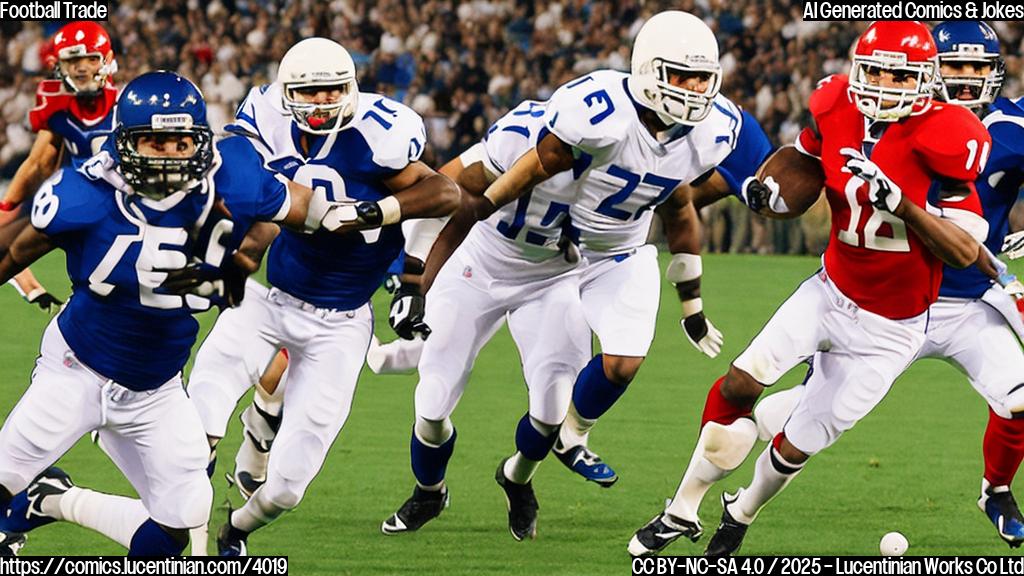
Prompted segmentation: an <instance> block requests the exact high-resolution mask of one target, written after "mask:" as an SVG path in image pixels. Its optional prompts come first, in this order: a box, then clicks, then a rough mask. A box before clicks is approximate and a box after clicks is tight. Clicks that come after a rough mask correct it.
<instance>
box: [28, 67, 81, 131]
mask: <svg viewBox="0 0 1024 576" xmlns="http://www.w3.org/2000/svg"><path fill="white" fill-rule="evenodd" d="M72 98H74V96H72V95H71V93H70V92H68V91H66V90H65V89H64V83H63V82H61V81H60V80H43V81H42V82H40V83H39V86H38V87H37V88H36V105H35V107H34V108H32V109H31V110H29V111H28V122H29V124H30V125H31V126H32V131H33V132H39V131H40V130H44V129H46V128H47V123H48V122H49V121H50V117H51V116H53V115H54V114H56V113H57V112H60V111H61V110H67V109H68V107H69V106H70V105H71V99H72Z"/></svg>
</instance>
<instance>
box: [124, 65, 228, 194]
mask: <svg viewBox="0 0 1024 576" xmlns="http://www.w3.org/2000/svg"><path fill="white" fill-rule="evenodd" d="M114 147H115V150H116V152H117V156H118V159H119V165H118V171H119V172H120V173H121V176H122V177H123V178H124V180H125V182H126V183H127V184H128V185H129V186H131V188H132V190H133V191H134V192H135V193H137V194H139V195H141V196H145V197H147V198H150V199H153V200H162V199H164V198H166V197H168V196H170V195H172V194H175V193H177V192H187V191H190V190H192V189H193V188H195V186H196V185H197V184H198V183H199V182H200V181H201V180H202V179H203V178H205V177H206V176H207V174H208V173H209V172H210V169H211V168H212V167H213V160H214V151H213V132H212V131H211V130H210V127H209V125H208V124H207V121H206V103H205V102H204V101H203V96H202V94H201V93H200V92H199V89H198V88H196V87H195V85H194V84H192V83H191V82H189V81H188V80H186V79H185V78H183V77H181V76H179V75H177V74H174V73H172V72H150V73H147V74H143V75H142V76H139V77H138V78H136V79H135V80H132V81H131V82H129V83H128V85H127V86H126V87H125V89H124V92H123V93H122V94H121V97H120V98H119V99H118V103H117V127H116V128H115V129H114Z"/></svg>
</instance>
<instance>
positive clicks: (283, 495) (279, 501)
mask: <svg viewBox="0 0 1024 576" xmlns="http://www.w3.org/2000/svg"><path fill="white" fill-rule="evenodd" d="M260 490H261V491H262V493H263V497H264V498H265V499H266V502H267V503H269V504H270V505H272V506H273V507H274V508H277V509H278V510H279V511H281V512H287V511H288V510H294V509H295V508H296V507H297V506H298V505H299V502H301V501H302V497H303V496H304V495H305V493H306V488H305V486H300V485H299V483H298V482H294V481H290V480H287V479H285V478H283V477H281V476H280V475H275V476H272V477H268V478H267V482H266V484H264V485H263V486H261V487H260Z"/></svg>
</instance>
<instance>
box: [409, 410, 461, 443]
mask: <svg viewBox="0 0 1024 576" xmlns="http://www.w3.org/2000/svg"><path fill="white" fill-rule="evenodd" d="M413 429H414V430H415V432H416V437H417V438H419V439H420V442H423V443H424V444H426V445H428V446H432V447H435V448H436V447H438V446H440V445H442V444H444V443H445V442H447V441H448V439H449V438H451V437H452V432H454V430H455V428H454V427H453V426H452V420H451V418H445V419H444V420H427V419H426V418H421V417H419V416H417V417H416V425H415V427H414V428H413Z"/></svg>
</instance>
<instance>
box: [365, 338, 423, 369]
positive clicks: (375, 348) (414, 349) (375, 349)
mask: <svg viewBox="0 0 1024 576" xmlns="http://www.w3.org/2000/svg"><path fill="white" fill-rule="evenodd" d="M425 344H426V340H422V339H420V338H413V339H412V340H405V339H402V338H396V339H394V340H392V341H391V342H385V343H384V344H381V342H380V340H378V339H377V337H376V336H374V337H373V340H372V341H371V342H370V349H369V350H368V351H367V352H366V366H367V367H368V368H369V369H370V370H371V371H372V372H373V373H374V374H380V375H384V374H402V373H404V372H408V371H410V370H415V369H416V366H417V365H418V364H419V362H420V356H422V355H423V346H424V345H425Z"/></svg>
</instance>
